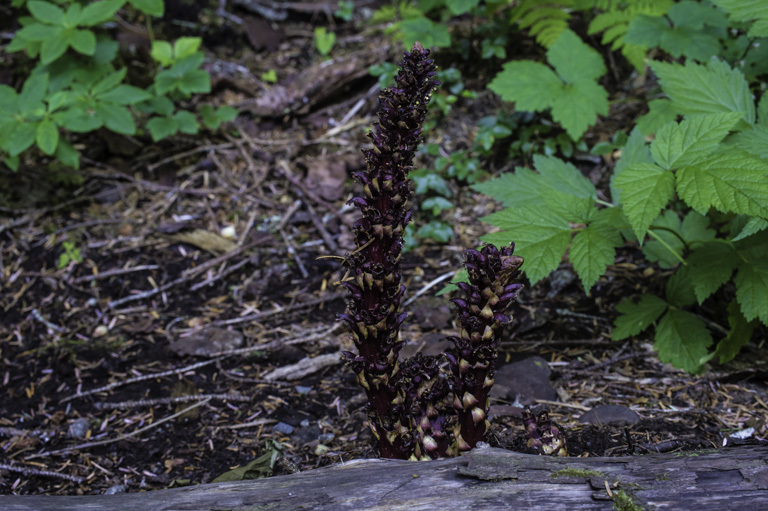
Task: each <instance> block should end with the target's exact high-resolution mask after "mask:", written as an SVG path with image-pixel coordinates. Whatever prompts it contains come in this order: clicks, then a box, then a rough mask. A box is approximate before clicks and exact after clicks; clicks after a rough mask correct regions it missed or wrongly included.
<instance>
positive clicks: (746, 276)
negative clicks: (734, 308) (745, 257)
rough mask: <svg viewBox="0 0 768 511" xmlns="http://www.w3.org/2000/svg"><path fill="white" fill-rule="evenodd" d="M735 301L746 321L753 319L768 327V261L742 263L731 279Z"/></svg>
mask: <svg viewBox="0 0 768 511" xmlns="http://www.w3.org/2000/svg"><path fill="white" fill-rule="evenodd" d="M733 281H734V283H735V284H736V300H738V302H739V305H740V306H741V312H742V313H744V317H745V318H746V319H747V321H751V320H753V319H755V318H758V319H760V321H762V322H763V324H765V325H768V260H765V258H763V259H757V260H751V261H748V262H744V263H742V264H741V265H740V266H739V271H738V273H737V274H736V277H734V279H733Z"/></svg>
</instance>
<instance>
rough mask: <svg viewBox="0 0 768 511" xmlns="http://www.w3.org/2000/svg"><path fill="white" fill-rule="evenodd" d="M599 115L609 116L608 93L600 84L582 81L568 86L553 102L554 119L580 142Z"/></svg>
mask: <svg viewBox="0 0 768 511" xmlns="http://www.w3.org/2000/svg"><path fill="white" fill-rule="evenodd" d="M598 114H600V115H608V91H606V90H605V89H604V88H603V87H602V86H601V85H600V84H599V83H597V82H592V81H589V80H580V81H577V82H574V83H572V84H568V85H566V86H565V87H564V88H563V89H562V91H561V92H560V94H558V95H557V96H556V97H555V98H554V100H553V102H552V118H553V119H554V120H556V121H558V122H559V123H560V124H562V125H563V128H565V131H566V132H568V135H569V136H570V137H571V138H572V139H573V140H578V139H580V138H581V136H582V135H583V134H584V132H585V131H587V128H588V127H589V126H591V125H592V124H594V123H595V121H596V120H597V116H598Z"/></svg>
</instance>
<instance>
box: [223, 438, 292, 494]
mask: <svg viewBox="0 0 768 511" xmlns="http://www.w3.org/2000/svg"><path fill="white" fill-rule="evenodd" d="M282 448H283V447H282V445H281V444H280V443H279V442H276V441H274V440H271V439H270V440H267V447H266V452H265V453H264V454H262V455H261V456H259V457H258V458H256V459H255V460H253V461H252V462H250V463H248V464H247V465H246V466H244V467H240V468H236V469H234V470H230V471H229V472H224V473H223V474H221V475H220V476H218V477H217V478H216V479H214V480H213V482H214V483H222V482H227V481H243V480H246V479H258V478H260V477H269V476H271V475H272V471H273V470H274V468H275V463H276V462H277V460H278V458H279V457H280V451H281V450H282Z"/></svg>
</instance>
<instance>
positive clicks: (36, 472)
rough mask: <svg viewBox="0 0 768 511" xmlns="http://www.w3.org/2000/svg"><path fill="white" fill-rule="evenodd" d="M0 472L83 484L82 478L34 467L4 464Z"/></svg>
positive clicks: (1, 465)
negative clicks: (53, 478) (5, 471)
mask: <svg viewBox="0 0 768 511" xmlns="http://www.w3.org/2000/svg"><path fill="white" fill-rule="evenodd" d="M0 470H8V471H9V472H17V473H20V474H23V475H25V476H40V477H55V478H58V479H66V480H67V481H71V482H73V483H76V484H80V483H82V482H83V478H82V477H77V476H71V475H69V474H60V473H58V472H53V471H51V470H40V469H39V468H34V467H26V466H25V467H22V466H18V465H6V464H5V463H0Z"/></svg>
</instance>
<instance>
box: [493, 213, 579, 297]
mask: <svg viewBox="0 0 768 511" xmlns="http://www.w3.org/2000/svg"><path fill="white" fill-rule="evenodd" d="M481 220H483V221H487V222H489V223H491V224H493V225H497V226H499V227H501V228H502V229H505V230H504V231H503V232H496V233H491V234H487V235H485V236H483V237H482V240H483V241H487V242H489V243H494V244H496V245H497V246H498V245H506V244H509V243H510V242H515V247H516V248H515V253H517V254H519V255H520V256H522V257H523V258H525V267H524V268H525V274H526V275H527V276H528V278H529V279H530V280H531V282H532V283H536V282H538V281H539V280H541V279H543V278H544V277H546V276H547V275H549V274H550V273H551V272H552V271H553V270H555V269H557V266H558V265H559V264H560V261H561V260H562V258H563V254H565V249H566V248H567V247H568V243H569V242H570V241H571V228H570V225H568V221H567V220H565V219H564V218H562V217H561V216H558V215H557V214H556V213H554V212H553V211H552V210H551V209H549V208H547V207H545V206H539V207H536V206H532V207H527V208H520V209H511V208H510V209H506V210H504V211H500V212H498V213H495V214H494V215H490V216H488V217H485V218H483V219H481Z"/></svg>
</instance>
